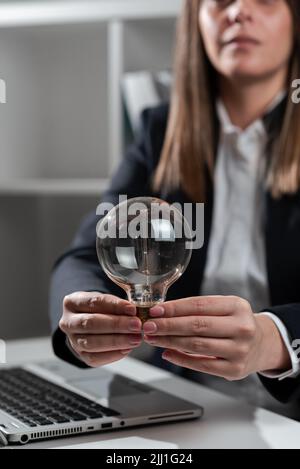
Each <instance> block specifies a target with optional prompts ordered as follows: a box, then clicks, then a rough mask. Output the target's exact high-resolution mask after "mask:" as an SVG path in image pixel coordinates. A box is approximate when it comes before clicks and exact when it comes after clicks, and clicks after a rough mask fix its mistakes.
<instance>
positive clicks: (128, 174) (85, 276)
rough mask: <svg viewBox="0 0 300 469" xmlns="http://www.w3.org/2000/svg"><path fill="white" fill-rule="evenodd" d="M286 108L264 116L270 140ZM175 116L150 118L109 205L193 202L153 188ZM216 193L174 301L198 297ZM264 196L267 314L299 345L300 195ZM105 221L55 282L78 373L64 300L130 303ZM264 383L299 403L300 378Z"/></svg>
mask: <svg viewBox="0 0 300 469" xmlns="http://www.w3.org/2000/svg"><path fill="white" fill-rule="evenodd" d="M285 105H286V102H282V103H281V104H280V105H278V106H277V108H276V109H275V110H273V111H272V112H271V113H270V114H268V115H267V116H265V117H264V123H265V125H266V128H267V130H268V133H269V135H270V139H272V138H273V137H274V135H276V133H277V132H278V128H279V127H280V125H281V120H282V116H283V112H284V107H285ZM168 111H169V107H168V104H163V105H161V106H159V107H157V108H153V109H148V110H145V111H144V112H143V114H142V118H141V123H142V126H141V132H140V136H139V138H138V139H137V141H136V142H135V143H134V144H133V145H132V146H131V147H130V148H129V149H128V150H127V152H126V154H125V157H124V159H123V161H122V162H121V164H120V167H119V169H118V170H117V172H116V173H115V175H114V177H113V178H112V181H111V184H110V187H109V189H108V190H107V191H106V193H105V194H104V196H103V197H102V199H101V200H102V201H108V202H112V203H113V204H117V203H118V196H119V194H127V197H128V198H132V197H138V196H155V197H159V198H162V199H164V200H167V201H168V202H169V203H174V202H179V203H184V202H191V200H190V199H189V198H188V197H187V195H186V193H185V192H183V191H182V190H181V189H180V188H178V189H177V190H176V191H173V192H171V193H169V192H166V191H165V190H162V191H161V192H160V193H154V192H153V191H152V190H151V187H150V178H151V175H152V174H153V171H154V170H155V168H156V166H157V164H158V161H159V158H160V154H161V149H162V145H163V141H164V136H165V131H166V124H167V118H168ZM212 189H213V188H212V184H211V183H209V184H208V189H207V203H206V205H205V244H204V247H203V248H202V249H200V250H195V251H193V254H192V258H191V261H190V264H189V266H188V268H187V270H186V272H185V273H184V275H183V276H182V277H181V278H180V279H179V280H178V281H177V282H176V283H175V284H174V285H173V286H171V287H170V289H169V292H168V295H167V300H170V299H179V298H184V297H191V296H197V295H199V291H200V286H201V282H202V278H203V272H204V268H205V263H206V255H207V248H208V244H209V238H210V229H211V219H212V209H213V190H212ZM265 197H266V207H267V210H266V215H267V216H266V223H265V243H266V257H267V272H268V281H269V289H270V298H271V304H266V305H265V308H264V310H267V311H271V312H273V313H275V314H276V315H277V316H278V317H279V318H280V319H281V320H282V321H283V322H284V323H285V325H286V327H287V329H288V331H289V333H290V336H291V338H292V339H293V340H294V339H297V338H300V279H299V272H300V249H299V241H300V191H299V192H298V193H297V194H295V195H293V196H284V197H282V198H281V199H280V200H274V199H273V198H272V196H271V195H270V193H269V192H266V193H265ZM237 203H238V201H237ZM98 221H99V217H96V215H95V214H90V215H89V216H87V218H86V219H85V220H84V221H83V223H82V225H81V226H80V228H79V230H78V232H77V234H76V236H75V239H74V241H73V243H72V246H71V247H70V249H69V250H68V251H67V252H66V253H65V254H64V255H63V256H61V257H60V258H59V259H58V261H57V262H56V264H55V267H54V272H53V275H52V281H51V291H50V316H51V323H52V331H53V348H54V351H55V353H56V355H57V356H58V357H60V358H62V359H63V360H66V361H68V362H70V363H73V364H75V365H77V366H79V367H86V366H85V365H84V364H83V363H82V362H80V361H79V360H77V359H76V358H75V356H74V355H73V354H72V353H71V352H70V350H69V349H68V347H67V346H66V341H65V339H66V338H65V335H64V334H63V333H62V332H61V331H60V329H59V328H58V322H59V319H60V317H61V314H62V301H63V298H64V296H65V295H67V294H70V293H73V292H75V291H100V292H104V293H112V294H115V295H118V296H119V297H122V298H125V293H124V291H123V290H121V289H120V288H119V287H117V286H116V285H115V284H114V283H113V282H112V281H111V280H109V279H108V278H107V276H106V275H105V274H104V273H103V271H102V269H101V268H100V266H99V262H98V259H97V254H96V249H95V240H96V224H97V222H98ZM241 249H242V246H241ZM216 293H217V292H216ZM270 353H272V351H270ZM160 355H161V350H160V349H156V352H155V353H154V355H153V362H154V363H155V364H156V365H158V366H163V367H165V368H167V367H168V365H167V364H166V362H165V361H163V360H161V359H160ZM178 368H180V367H178ZM260 379H261V381H262V382H263V384H264V386H265V387H266V388H267V389H268V390H269V392H270V393H271V394H272V395H273V396H274V397H275V398H277V399H278V400H281V401H282V402H287V401H290V400H294V399H298V397H299V396H300V377H299V379H297V378H296V379H295V378H287V379H285V380H283V381H281V382H280V381H278V380H277V379H276V380H271V379H267V378H263V377H261V378H260Z"/></svg>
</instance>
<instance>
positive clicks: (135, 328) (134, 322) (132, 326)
mask: <svg viewBox="0 0 300 469" xmlns="http://www.w3.org/2000/svg"><path fill="white" fill-rule="evenodd" d="M141 324H142V323H141V321H140V320H139V319H131V320H130V322H129V327H128V329H129V330H130V331H132V332H139V331H140V330H141Z"/></svg>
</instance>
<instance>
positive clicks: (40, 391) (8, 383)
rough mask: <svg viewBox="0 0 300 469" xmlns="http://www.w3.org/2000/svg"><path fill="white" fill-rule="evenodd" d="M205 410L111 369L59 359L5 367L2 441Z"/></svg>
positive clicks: (0, 393) (0, 390)
mask: <svg viewBox="0 0 300 469" xmlns="http://www.w3.org/2000/svg"><path fill="white" fill-rule="evenodd" d="M202 414H203V409H202V408H201V407H199V406H197V405H196V404H193V403H191V402H188V401H186V400H184V399H182V398H178V397H175V396H173V395H171V394H168V393H166V392H164V391H159V390H157V389H156V388H154V387H152V386H151V385H148V384H144V383H140V382H139V381H135V380H134V379H130V378H127V377H125V376H123V375H121V374H118V373H115V372H112V371H109V370H108V369H106V368H99V369H89V370H81V369H78V368H75V367H73V366H71V365H69V364H67V363H64V362H60V361H58V360H57V361H56V360H55V361H49V362H42V363H40V364H29V365H26V366H24V367H17V368H6V367H5V368H1V369H0V445H3V446H6V445H9V444H26V443H29V442H35V441H39V440H44V439H50V438H59V437H67V436H72V435H73V436H74V435H78V434H87V433H93V432H101V431H107V430H121V429H126V428H128V427H136V426H141V425H151V424H152V425H153V424H158V423H163V422H168V423H170V422H175V421H180V420H188V419H196V418H199V417H201V416H202Z"/></svg>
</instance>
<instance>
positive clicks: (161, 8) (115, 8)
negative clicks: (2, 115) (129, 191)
mask: <svg viewBox="0 0 300 469" xmlns="http://www.w3.org/2000/svg"><path fill="white" fill-rule="evenodd" d="M181 4H182V0H163V1H161V0H92V1H91V0H88V1H82V0H78V1H74V0H73V1H68V0H62V1H45V0H44V1H42V0H41V1H36V2H33V1H31V2H28V1H8V2H5V3H0V33H1V32H2V34H3V31H7V30H13V31H15V32H16V33H18V32H19V31H22V30H23V31H26V32H27V31H28V30H29V31H32V32H33V33H34V31H35V30H36V31H38V32H40V31H41V28H43V27H44V28H46V30H48V31H49V28H51V27H52V28H56V30H58V31H59V30H60V29H61V28H64V29H65V28H66V27H67V26H69V27H70V28H72V27H73V28H74V27H76V25H77V26H79V27H82V26H86V27H87V26H91V27H92V28H93V27H95V26H96V25H105V28H106V36H107V57H106V70H107V99H108V101H107V112H106V116H107V129H108V141H107V156H108V158H107V162H108V174H107V176H108V177H109V176H110V175H111V174H112V173H113V171H114V170H115V168H116V166H117V165H118V163H119V161H120V157H121V155H122V153H123V151H124V146H123V110H122V96H121V89H120V80H121V78H122V75H123V73H124V71H125V70H126V63H125V57H124V55H125V50H124V49H125V43H126V37H125V36H126V33H125V27H126V25H128V24H130V23H132V22H134V23H135V24H137V23H138V22H143V21H147V20H148V21H152V22H153V27H154V28H155V21H161V20H163V19H174V18H176V16H177V15H178V13H179V11H180V8H181ZM57 28H58V29H57ZM40 34H42V33H40ZM0 72H1V70H0ZM7 87H8V90H7V94H8V100H9V93H10V90H9V88H10V87H9V83H8V84H7ZM3 174H5V172H4V173H3ZM5 179H6V180H5V181H3V178H1V175H0V194H1V193H7V192H8V188H9V187H10V193H12V192H13V191H14V190H15V191H16V193H18V194H21V193H22V190H23V192H24V195H25V194H31V193H33V192H38V191H39V189H40V193H41V194H43V193H49V191H50V192H52V193H53V194H54V193H55V188H56V187H58V190H59V192H60V193H63V192H64V191H63V190H62V189H61V188H62V184H63V181H58V182H56V181H55V180H52V181H51V180H49V181H45V187H43V178H41V177H40V176H37V181H36V182H35V181H34V177H31V175H29V179H28V181H26V182H23V181H20V179H19V178H16V180H13V179H12V178H11V177H8V178H5ZM80 179H81V180H82V179H83V178H77V181H74V182H72V183H67V182H66V193H69V192H70V187H71V192H76V189H77V190H78V193H79V194H84V193H85V191H86V193H87V195H90V194H91V193H94V194H98V193H99V187H98V185H97V184H95V181H90V183H91V184H90V186H89V182H88V181H85V180H83V181H82V184H81V182H80ZM102 179H103V178H102ZM107 182H108V181H106V184H107ZM103 183H104V186H105V181H103V180H102V181H101V184H100V187H101V188H102V187H103ZM30 187H32V189H31V190H30Z"/></svg>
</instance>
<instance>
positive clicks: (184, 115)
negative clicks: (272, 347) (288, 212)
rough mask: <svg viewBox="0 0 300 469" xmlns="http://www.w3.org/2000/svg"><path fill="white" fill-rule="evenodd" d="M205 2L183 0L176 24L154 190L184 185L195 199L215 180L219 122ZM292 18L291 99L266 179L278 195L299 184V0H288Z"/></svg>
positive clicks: (289, 192) (273, 150)
mask: <svg viewBox="0 0 300 469" xmlns="http://www.w3.org/2000/svg"><path fill="white" fill-rule="evenodd" d="M201 1H202V0H185V4H184V7H183V11H182V13H181V15H180V17H179V20H178V25H177V38H176V48H175V57H174V75H175V77H174V84H173V89H172V96H171V103H170V111H169V118H168V124H167V130H166V136H165V141H164V145H163V148H162V153H161V157H160V161H159V164H158V167H157V169H156V171H155V173H154V176H153V181H152V182H153V188H154V190H156V191H159V190H160V189H161V188H162V187H164V188H165V189H170V190H171V189H174V188H178V187H181V188H182V189H183V190H184V191H185V192H186V193H187V194H188V195H189V196H190V198H191V199H192V200H194V201H195V202H204V201H205V200H206V197H207V185H208V184H207V183H208V178H210V180H211V181H213V173H214V166H215V154H216V143H215V142H216V141H217V140H218V125H217V119H216V114H215V98H216V93H217V73H216V71H215V70H214V69H213V67H212V65H211V63H210V61H209V59H208V57H207V54H206V51H205V48H204V44H203V41H202V37H201V32H200V29H199V21H198V18H199V9H200V5H201ZM286 1H287V3H288V5H289V7H290V9H291V12H292V15H293V19H294V48H293V51H292V56H291V61H290V66H289V73H288V83H287V88H288V89H289V94H290V95H289V99H288V102H287V106H286V109H285V113H284V116H283V123H282V126H281V130H280V131H279V134H278V135H277V136H276V138H275V140H274V141H273V144H272V152H271V153H272V157H271V161H270V164H269V165H268V171H267V174H266V177H265V183H266V188H268V189H269V190H270V192H271V194H272V196H273V197H274V198H279V197H281V196H283V195H285V194H293V193H295V192H296V191H297V190H298V189H299V188H300V131H299V129H300V105H297V104H295V103H293V101H292V96H291V94H292V92H293V91H294V90H293V89H292V87H291V84H292V82H293V80H295V79H297V78H298V79H299V78H300V2H299V0H286Z"/></svg>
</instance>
